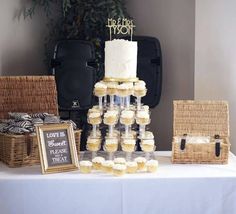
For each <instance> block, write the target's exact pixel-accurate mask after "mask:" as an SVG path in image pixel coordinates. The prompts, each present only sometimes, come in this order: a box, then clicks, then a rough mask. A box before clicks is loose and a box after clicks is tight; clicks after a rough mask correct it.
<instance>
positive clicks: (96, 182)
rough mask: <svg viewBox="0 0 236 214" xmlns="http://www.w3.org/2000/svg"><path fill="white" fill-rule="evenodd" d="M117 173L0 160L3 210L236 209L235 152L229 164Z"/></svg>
mask: <svg viewBox="0 0 236 214" xmlns="http://www.w3.org/2000/svg"><path fill="white" fill-rule="evenodd" d="M156 154H157V159H158V160H159V164H160V167H159V170H158V172H157V173H154V174H148V173H138V174H134V175H125V176H124V177H114V176H111V175H106V174H103V173H92V174H80V173H79V171H76V172H68V173H63V174H52V175H41V172H40V166H32V167H24V168H17V169H10V168H8V167H6V166H5V165H4V164H0V214H159V213H160V214H236V157H235V156H234V155H233V154H230V160H229V164H228V165H173V164H171V162H170V152H159V153H156Z"/></svg>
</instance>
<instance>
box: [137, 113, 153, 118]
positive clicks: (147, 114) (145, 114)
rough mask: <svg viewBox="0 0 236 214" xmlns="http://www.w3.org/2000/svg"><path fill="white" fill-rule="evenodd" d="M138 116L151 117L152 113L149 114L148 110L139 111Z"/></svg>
mask: <svg viewBox="0 0 236 214" xmlns="http://www.w3.org/2000/svg"><path fill="white" fill-rule="evenodd" d="M137 117H138V118H144V119H148V118H149V117H150V115H149V113H148V112H147V111H138V113H137Z"/></svg>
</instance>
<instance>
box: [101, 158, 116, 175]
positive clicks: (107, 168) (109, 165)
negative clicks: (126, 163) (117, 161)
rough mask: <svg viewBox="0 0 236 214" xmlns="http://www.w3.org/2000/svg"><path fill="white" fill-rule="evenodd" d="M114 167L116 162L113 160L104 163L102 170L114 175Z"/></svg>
mask: <svg viewBox="0 0 236 214" xmlns="http://www.w3.org/2000/svg"><path fill="white" fill-rule="evenodd" d="M113 165H114V162H113V161H111V160H106V161H104V162H102V170H103V171H104V172H107V173H112V171H113V170H112V167H113Z"/></svg>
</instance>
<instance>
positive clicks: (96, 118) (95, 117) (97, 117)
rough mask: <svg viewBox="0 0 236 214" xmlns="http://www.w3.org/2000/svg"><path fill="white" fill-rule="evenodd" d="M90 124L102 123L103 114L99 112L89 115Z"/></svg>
mask: <svg viewBox="0 0 236 214" xmlns="http://www.w3.org/2000/svg"><path fill="white" fill-rule="evenodd" d="M88 122H89V123H90V124H92V125H99V124H100V123H101V122H102V118H101V114H100V113H98V112H94V113H91V114H89V115H88Z"/></svg>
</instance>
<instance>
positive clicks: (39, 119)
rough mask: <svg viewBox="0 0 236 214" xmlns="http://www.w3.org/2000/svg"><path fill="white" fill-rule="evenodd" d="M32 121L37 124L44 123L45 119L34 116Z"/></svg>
mask: <svg viewBox="0 0 236 214" xmlns="http://www.w3.org/2000/svg"><path fill="white" fill-rule="evenodd" d="M31 121H32V123H33V124H34V125H35V124H43V119H41V118H32V120H31Z"/></svg>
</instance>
